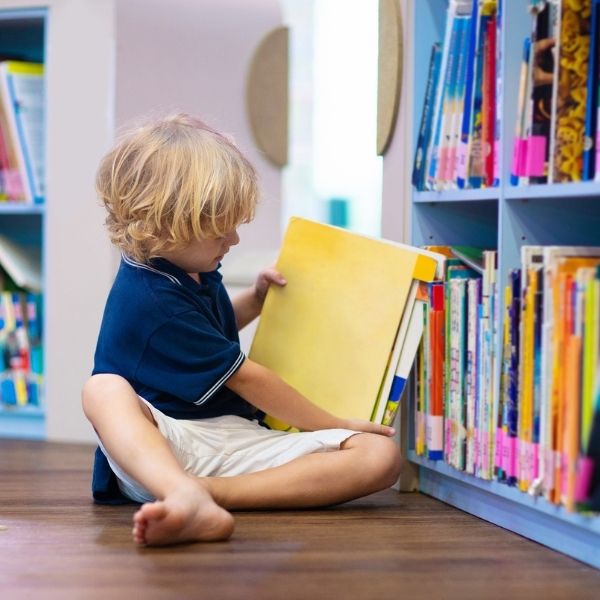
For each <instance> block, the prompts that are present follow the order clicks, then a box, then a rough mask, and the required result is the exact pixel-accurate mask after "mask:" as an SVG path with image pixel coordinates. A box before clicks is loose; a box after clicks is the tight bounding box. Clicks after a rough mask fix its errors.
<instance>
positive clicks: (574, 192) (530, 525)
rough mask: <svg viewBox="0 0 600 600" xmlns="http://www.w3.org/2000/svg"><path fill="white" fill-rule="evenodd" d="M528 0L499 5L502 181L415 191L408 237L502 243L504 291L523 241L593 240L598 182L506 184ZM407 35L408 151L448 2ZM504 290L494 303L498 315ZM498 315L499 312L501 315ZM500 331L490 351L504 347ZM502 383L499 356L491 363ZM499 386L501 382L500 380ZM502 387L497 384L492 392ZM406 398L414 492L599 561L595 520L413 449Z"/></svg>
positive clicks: (423, 10) (423, 9) (415, 5)
mask: <svg viewBox="0 0 600 600" xmlns="http://www.w3.org/2000/svg"><path fill="white" fill-rule="evenodd" d="M528 4H529V3H528V1H527V0H510V1H506V0H505V1H504V2H503V25H502V39H501V40H500V43H501V52H502V58H503V60H502V64H501V66H500V68H501V73H500V76H501V78H502V82H503V83H502V91H501V94H502V95H501V99H500V110H501V119H502V121H501V122H502V125H501V127H502V129H501V135H500V154H499V166H500V174H501V177H500V183H499V186H498V187H495V188H486V189H481V190H480V189H469V190H445V191H442V192H431V191H424V192H417V191H413V192H412V195H411V197H412V205H411V224H412V234H411V236H412V243H414V244H416V245H435V244H440V245H452V244H459V245H461V244H462V245H467V244H468V245H473V246H483V247H488V248H497V249H498V276H499V284H498V287H497V290H503V289H504V286H505V284H506V281H507V273H508V271H509V269H512V268H516V267H518V266H519V265H520V254H519V253H520V248H521V246H522V245H529V244H557V245H561V244H564V245H598V243H599V240H600V237H599V234H598V232H599V231H600V185H599V184H595V183H588V182H585V183H568V184H549V185H531V186H527V187H511V186H510V184H509V178H508V175H509V171H510V161H511V154H512V139H513V134H514V123H515V119H516V111H517V100H516V99H517V95H518V86H519V81H518V79H519V65H520V61H521V55H522V47H523V39H524V38H525V37H526V36H527V35H529V34H530V30H531V21H530V18H529V16H528V11H527V8H528ZM411 9H412V14H413V28H412V31H413V35H412V40H411V43H412V47H411V52H410V55H411V56H412V60H413V64H412V72H413V73H414V88H413V94H414V97H413V109H412V110H413V115H412V117H413V119H412V122H413V131H412V140H413V144H412V147H413V149H414V148H415V146H416V140H417V136H418V128H419V123H420V117H421V109H422V105H423V100H424V95H425V87H426V83H427V75H428V61H429V56H430V48H431V44H433V42H435V41H442V40H443V38H444V28H445V19H446V9H447V2H446V1H445V0H418V1H417V0H415V1H414V2H412V4H411ZM502 300H503V299H502V293H498V291H497V297H496V302H497V306H499V309H498V311H497V314H498V315H503V314H504V312H503V307H502ZM500 318H501V317H500ZM500 346H501V336H498V342H497V349H496V356H501V353H500ZM495 371H496V375H497V376H496V378H495V380H496V382H498V381H499V361H497V363H496V365H495ZM497 385H499V384H498V383H497ZM497 393H498V390H496V394H497ZM413 400H414V398H413V399H411V402H410V405H409V425H408V429H409V431H408V434H409V435H408V445H409V459H410V460H411V462H413V463H414V464H415V465H416V466H417V468H418V472H419V489H420V490H421V491H423V492H425V493H427V494H430V495H432V496H434V497H436V498H439V499H440V500H443V501H444V502H447V503H449V504H452V505H454V506H457V507H458V508H461V509H463V510H465V511H467V512H470V513H472V514H474V515H477V516H478V517H481V518H483V519H486V520H488V521H491V522H492V523H495V524H497V525H500V526H502V527H505V528H507V529H510V530H512V531H515V532H517V533H519V534H521V535H523V536H525V537H528V538H531V539H533V540H535V541H537V542H539V543H542V544H544V545H546V546H549V547H551V548H554V549H556V550H558V551H560V552H563V553H565V554H568V555H570V556H572V557H574V558H577V559H578V560H581V561H583V562H586V563H588V564H591V565H593V566H595V567H598V568H600V553H599V552H598V548H599V547H600V518H599V517H589V516H585V515H581V514H572V513H568V512H567V511H566V510H565V509H564V508H563V507H559V506H555V505H553V504H550V503H548V502H547V501H546V500H545V499H544V498H536V497H532V496H529V495H527V494H525V493H522V492H520V491H518V490H516V489H514V488H511V487H508V486H506V485H504V484H501V483H499V482H497V481H484V480H482V479H478V478H475V477H473V476H471V475H468V474H466V473H464V472H461V471H458V470H455V469H453V468H452V467H450V466H448V465H447V464H445V463H442V462H441V461H439V462H436V461H429V460H427V459H424V458H422V457H420V456H417V455H416V453H415V452H414V428H413V425H412V424H413V417H412V415H413V411H414V404H413Z"/></svg>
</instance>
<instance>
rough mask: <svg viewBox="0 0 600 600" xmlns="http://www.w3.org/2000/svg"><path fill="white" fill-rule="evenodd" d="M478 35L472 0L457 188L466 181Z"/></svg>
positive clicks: (477, 19) (476, 8)
mask: <svg viewBox="0 0 600 600" xmlns="http://www.w3.org/2000/svg"><path fill="white" fill-rule="evenodd" d="M478 37H479V1H478V0H474V1H473V9H472V12H471V27H470V33H469V47H468V52H467V58H466V81H465V100H464V108H463V114H462V123H461V131H460V143H459V146H458V160H457V168H456V183H457V185H458V187H459V188H461V189H462V188H465V187H466V186H467V183H468V178H467V177H468V173H469V149H470V141H471V125H472V120H471V116H472V114H473V98H474V94H473V91H474V90H473V88H474V85H475V65H476V55H477V39H478Z"/></svg>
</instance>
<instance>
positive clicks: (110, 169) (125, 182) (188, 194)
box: [96, 114, 258, 262]
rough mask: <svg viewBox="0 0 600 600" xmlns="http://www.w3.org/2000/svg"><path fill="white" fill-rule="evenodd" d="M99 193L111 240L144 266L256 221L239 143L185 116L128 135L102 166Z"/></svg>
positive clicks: (251, 183) (253, 190) (252, 187)
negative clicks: (174, 250)
mask: <svg viewBox="0 0 600 600" xmlns="http://www.w3.org/2000/svg"><path fill="white" fill-rule="evenodd" d="M96 191H97V193H98V195H99V197H100V199H101V200H102V202H103V203H104V206H105V207H106V210H107V212H108V215H107V217H106V225H107V228H108V231H109V235H110V238H111V241H112V242H113V243H114V244H115V245H116V246H117V247H119V248H120V249H121V250H122V251H123V252H124V253H125V254H127V255H128V256H131V257H132V258H134V259H136V260H139V261H141V262H147V261H148V260H149V259H150V258H152V257H155V256H160V253H161V251H165V250H173V249H181V248H184V247H185V246H186V245H187V244H189V243H190V242H192V241H194V240H200V239H208V238H216V237H221V236H223V235H225V234H227V233H228V232H230V231H232V230H233V229H235V228H236V227H237V226H238V225H240V224H241V223H248V222H250V221H251V220H252V219H253V218H254V211H255V208H256V204H257V201H258V183H257V176H256V171H255V170H254V167H253V166H252V165H251V164H250V163H249V162H248V160H247V159H246V158H245V157H244V155H243V154H242V153H241V152H240V150H239V149H238V148H237V147H236V146H235V144H234V143H233V142H232V141H230V140H229V139H228V138H227V137H225V136H224V135H222V134H220V133H218V132H217V131H215V130H214V129H212V128H210V127H209V126H208V125H206V124H205V123H204V122H203V121H201V120H199V119H197V118H195V117H192V116H190V115H187V114H176V115H171V116H168V117H165V118H161V119H158V120H154V121H152V122H149V123H147V124H145V125H142V126H140V127H136V128H134V129H131V130H129V131H126V132H125V133H124V135H122V136H121V137H120V138H119V140H118V141H117V143H116V145H115V146H114V147H113V149H112V150H111V151H110V152H109V153H108V154H106V156H104V158H103V159H102V160H101V162H100V166H99V168H98V172H97V175H96Z"/></svg>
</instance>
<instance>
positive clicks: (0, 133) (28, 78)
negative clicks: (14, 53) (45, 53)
mask: <svg viewBox="0 0 600 600" xmlns="http://www.w3.org/2000/svg"><path fill="white" fill-rule="evenodd" d="M44 105H45V102H44V66H43V65H42V64H38V63H30V62H22V61H14V60H13V61H1V62H0V202H22V203H29V204H33V203H38V204H39V203H42V202H43V199H44V195H45V188H44V182H45V173H44V171H45V160H44V151H45V122H44Z"/></svg>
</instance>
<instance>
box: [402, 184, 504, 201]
mask: <svg viewBox="0 0 600 600" xmlns="http://www.w3.org/2000/svg"><path fill="white" fill-rule="evenodd" d="M499 197H500V190H499V189H498V188H483V189H479V190H443V191H440V192H414V194H413V202H416V203H420V202H477V201H482V200H498V198H499Z"/></svg>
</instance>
